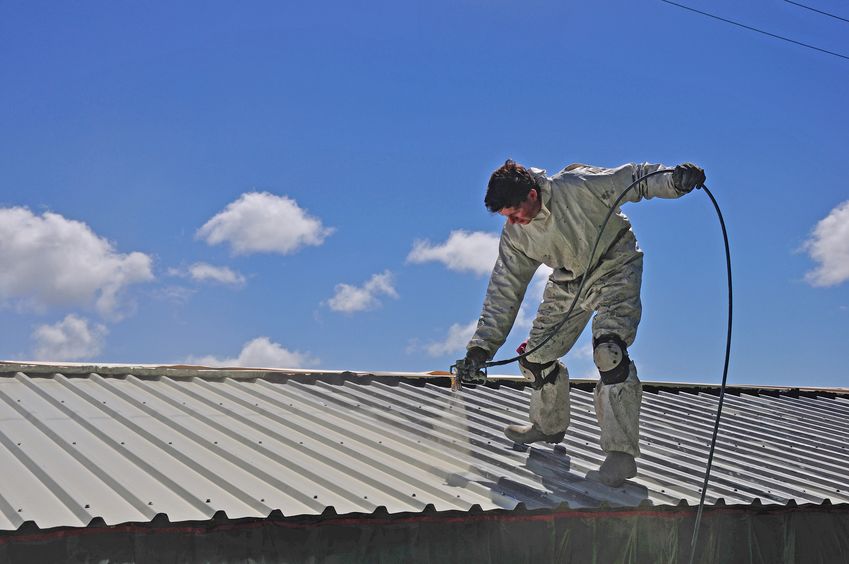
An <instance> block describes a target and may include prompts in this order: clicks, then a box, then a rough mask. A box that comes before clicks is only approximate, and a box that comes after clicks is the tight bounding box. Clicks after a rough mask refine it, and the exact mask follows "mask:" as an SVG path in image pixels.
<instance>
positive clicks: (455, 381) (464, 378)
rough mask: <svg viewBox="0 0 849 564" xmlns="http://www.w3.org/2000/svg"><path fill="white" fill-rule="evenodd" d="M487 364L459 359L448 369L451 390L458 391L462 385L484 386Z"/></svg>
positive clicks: (469, 359) (468, 359)
mask: <svg viewBox="0 0 849 564" xmlns="http://www.w3.org/2000/svg"><path fill="white" fill-rule="evenodd" d="M486 368H487V362H486V361H481V362H477V361H475V360H474V359H471V358H461V359H460V360H458V361H457V362H456V363H455V364H453V365H452V366H451V368H450V371H451V390H452V391H455V392H456V391H459V390H460V388H462V387H463V384H469V385H475V384H485V383H486V377H487V372H486Z"/></svg>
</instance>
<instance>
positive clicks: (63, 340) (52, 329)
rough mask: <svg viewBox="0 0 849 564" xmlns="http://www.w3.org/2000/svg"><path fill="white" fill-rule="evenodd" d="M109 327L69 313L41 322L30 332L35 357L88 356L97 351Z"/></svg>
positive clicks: (69, 357) (46, 359)
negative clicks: (62, 317)
mask: <svg viewBox="0 0 849 564" xmlns="http://www.w3.org/2000/svg"><path fill="white" fill-rule="evenodd" d="M107 333H108V331H107V329H106V327H104V326H103V325H100V324H89V322H88V320H87V319H83V318H81V317H78V316H76V315H73V314H71V315H68V316H66V317H65V319H63V320H62V321H60V322H58V323H55V324H53V325H40V326H39V327H37V328H36V330H35V331H34V332H33V334H32V338H33V340H35V343H36V344H35V355H36V357H37V358H38V360H44V361H62V360H78V359H81V358H91V357H93V356H97V355H98V354H100V351H101V350H102V349H103V340H104V338H105V337H106V335H107Z"/></svg>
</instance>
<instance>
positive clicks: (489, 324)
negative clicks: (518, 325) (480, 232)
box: [467, 233, 541, 355]
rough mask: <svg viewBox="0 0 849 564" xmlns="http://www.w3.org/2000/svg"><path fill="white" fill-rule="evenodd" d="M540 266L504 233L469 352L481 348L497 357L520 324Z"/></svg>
mask: <svg viewBox="0 0 849 564" xmlns="http://www.w3.org/2000/svg"><path fill="white" fill-rule="evenodd" d="M540 264H541V263H540V262H539V261H536V260H534V259H532V258H530V257H528V256H527V255H525V254H524V253H523V252H522V251H520V250H519V249H517V248H516V247H515V246H513V245H512V244H511V243H510V241H509V239H508V237H507V235H506V234H504V233H502V235H501V242H500V244H499V247H498V260H496V261H495V267H494V268H493V269H492V276H491V277H490V279H489V286H488V287H487V290H486V297H485V298H484V301H483V310H482V311H481V315H480V318H479V319H478V328H477V330H476V331H475V334H474V336H473V337H472V340H471V341H469V345H468V347H467V348H469V349H470V348H472V347H481V348H482V349H484V350H486V351H487V352H488V353H489V354H490V355H494V354H495V352H496V351H497V350H498V349H499V348H500V347H501V345H503V344H504V341H505V340H506V339H507V334H508V333H510V329H511V328H512V327H513V322H514V321H516V315H517V314H518V313H519V307H520V306H521V305H522V299H523V298H524V297H525V291H526V290H527V288H528V283H529V282H530V281H531V278H533V276H534V273H535V272H536V270H537V268H538V267H539V265H540Z"/></svg>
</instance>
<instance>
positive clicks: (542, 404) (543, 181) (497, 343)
mask: <svg viewBox="0 0 849 564" xmlns="http://www.w3.org/2000/svg"><path fill="white" fill-rule="evenodd" d="M661 168H665V167H664V166H663V165H660V164H627V165H623V166H620V167H618V168H597V167H592V166H587V165H583V164H573V165H569V166H568V167H566V168H565V169H563V170H562V171H560V172H559V173H557V174H556V175H554V176H552V177H548V176H546V175H545V171H544V170H540V169H529V170H530V171H531V173H532V174H533V175H534V177H535V179H536V181H537V185H538V186H539V189H540V202H541V204H542V206H541V208H540V211H539V213H538V214H537V215H536V216H535V217H534V218H533V220H531V222H530V223H528V224H526V225H522V224H518V223H517V224H510V223H505V225H504V228H503V230H502V232H501V242H500V244H499V252H498V260H497V261H496V263H495V267H494V269H493V271H492V276H491V278H490V281H489V287H488V288H487V292H486V298H485V299H484V304H483V311H482V312H481V316H480V319H479V320H478V327H477V330H476V332H475V334H474V336H473V337H472V339H471V341H470V342H469V345H468V348H472V347H481V348H483V349H484V350H486V351H488V352H489V353H490V354H494V353H495V351H497V350H498V349H499V348H500V347H501V345H502V344H504V341H505V339H506V338H507V334H508V333H509V332H510V329H511V328H512V326H513V322H514V321H515V319H516V314H517V313H518V311H519V306H520V305H521V303H522V299H523V298H524V295H525V291H526V289H527V286H528V283H529V282H530V280H531V278H532V277H533V275H534V273H535V272H536V270H537V268H538V267H539V266H540V264H546V265H548V266H550V267H551V268H553V269H554V272H553V273H552V274H551V276H550V277H549V280H548V283H547V284H546V287H545V292H544V294H543V301H542V304H540V306H539V310H538V311H537V315H536V318H535V319H534V323H533V327H532V329H531V333H530V337H529V339H528V344H527V350H531V349H533V348H534V347H536V346H537V343H539V342H541V341H542V340H543V339H544V338H545V337H546V336H547V335H548V333H549V329H550V328H551V327H552V326H554V325H556V324H557V323H559V322H560V321H562V319H563V315H564V314H565V313H566V311H567V310H568V308H569V305H570V304H571V303H572V300H573V298H574V295H575V292H577V290H578V287H579V286H580V284H581V279H582V277H583V276H584V274H585V272H584V269H586V268H587V263H588V261H589V260H590V257H589V255H590V251H591V250H592V247H593V244H594V242H595V239H596V237H597V235H598V229H599V227H600V226H601V224H602V223H603V221H604V218H605V217H606V216H607V213H608V211H609V210H610V207H611V206H612V205H613V203H614V201H615V200H616V198H618V197H619V195H620V194H621V193H622V191H623V190H624V189H625V188H626V187H627V186H628V185H629V184H631V183H632V182H634V181H635V180H636V179H637V178H640V177H641V176H643V175H645V174H647V173H649V172H653V171H656V170H658V169H661ZM683 194H684V192H678V191H677V190H676V189H675V188H674V187H673V184H672V174H671V173H670V174H658V175H655V176H652V177H651V178H648V179H647V180H644V181H643V182H641V183H640V184H639V185H637V186H635V187H634V188H632V189H631V190H630V191H629V192H628V194H627V195H626V196H625V198H624V199H623V202H637V201H639V200H642V199H644V198H645V199H649V198H653V197H660V198H678V197H680V196H682V195H683ZM595 256H596V257H597V258H596V259H595V261H594V263H593V264H592V265H591V266H590V269H589V271H590V275H589V278H588V279H587V282H586V284H585V285H584V289H583V291H582V295H581V296H580V298H579V299H578V303H577V305H576V307H575V309H574V310H573V312H572V315H571V316H570V319H569V321H567V322H566V323H565V324H564V325H563V327H561V329H560V330H559V331H558V332H557V334H556V335H555V336H554V337H553V338H552V339H551V340H550V341H548V343H546V344H545V345H543V346H542V347H541V348H540V349H539V350H536V351H534V352H532V353H531V354H530V355H528V357H527V360H528V361H530V362H534V363H547V362H550V361H552V360H555V359H558V358H560V357H562V356H563V355H565V354H566V353H567V352H568V351H569V350H570V349H571V348H572V346H573V345H574V344H575V341H576V340H577V339H578V337H579V336H580V334H581V332H582V331H583V329H584V327H585V326H586V324H587V322H588V321H589V319H590V317H591V316H592V314H593V312H595V317H594V318H593V324H592V333H593V337H594V338H597V337H600V336H602V335H608V334H614V335H618V336H619V338H621V339H622V340H623V341H625V343H626V344H627V345H629V346H630V345H631V344H632V343H633V342H634V338H635V337H636V334H637V325H638V324H639V323H640V315H641V312H642V306H641V304H640V282H641V279H642V272H643V253H642V251H640V249H639V247H638V246H637V240H636V238H635V237H634V233H633V231H631V224H630V222H629V221H628V218H627V217H625V216H624V215H623V214H622V213H621V212H620V211H619V210H618V209H617V210H616V212H615V213H614V214H613V215H612V216H611V218H610V221H609V222H608V224H607V227H606V228H605V230H604V234H603V236H602V239H601V241H600V243H599V245H598V249H597V250H596V254H595ZM560 370H561V372H560V375H559V376H558V378H557V380H556V381H555V382H554V383H546V384H544V385H543V386H542V388H541V389H539V390H533V392H532V395H531V407H530V420H531V422H532V423H534V424H535V425H537V426H538V427H539V428H540V430H541V431H542V432H543V433H545V434H547V435H551V434H556V433H560V432H563V431H565V430H566V428H567V427H568V426H569V379H568V373H567V371H566V369H565V366H563V365H561V366H560ZM594 399H595V409H596V416H597V418H598V423H599V427H600V428H601V448H602V450H604V451H605V452H611V451H619V452H627V453H629V454H631V455H632V456H634V457H638V456H639V455H640V447H639V415H640V401H641V399H642V386H641V385H640V381H639V379H638V378H637V370H636V367H635V366H634V364H633V363H631V366H630V372H629V374H628V377H627V379H626V380H625V381H623V382H621V383H618V384H603V383H602V382H601V381H599V383H598V385H596V388H595V393H594Z"/></svg>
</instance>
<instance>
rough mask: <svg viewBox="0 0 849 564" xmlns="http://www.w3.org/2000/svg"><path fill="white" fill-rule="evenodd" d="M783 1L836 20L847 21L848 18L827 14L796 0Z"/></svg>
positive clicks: (848, 21)
mask: <svg viewBox="0 0 849 564" xmlns="http://www.w3.org/2000/svg"><path fill="white" fill-rule="evenodd" d="M784 1H785V2H787V3H788V4H794V5H796V6H799V7H800V8H805V9H806V10H810V11H812V12H816V13H818V14H822V15H824V16H828V17H831V18H834V19H836V20H841V21H844V22H847V23H849V20H847V19H846V18H841V17H840V16H835V15H834V14H829V13H828V12H823V11H822V10H817V9H816V8H811V7H810V6H805V5H804V4H799V3H798V2H793V1H792V0H784Z"/></svg>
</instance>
